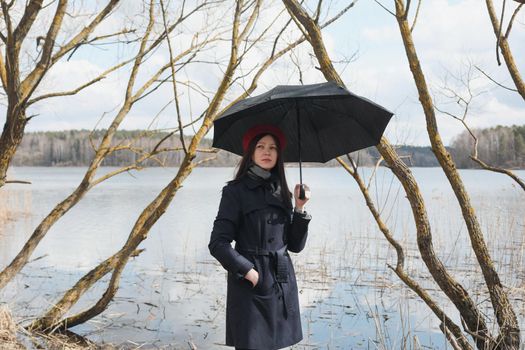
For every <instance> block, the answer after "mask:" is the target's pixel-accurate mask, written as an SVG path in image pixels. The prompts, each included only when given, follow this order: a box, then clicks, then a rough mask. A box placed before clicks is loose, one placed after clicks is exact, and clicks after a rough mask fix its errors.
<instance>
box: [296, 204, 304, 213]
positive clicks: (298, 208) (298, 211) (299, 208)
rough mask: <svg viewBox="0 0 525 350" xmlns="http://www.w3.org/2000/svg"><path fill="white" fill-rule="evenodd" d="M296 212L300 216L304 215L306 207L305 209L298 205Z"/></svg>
mask: <svg viewBox="0 0 525 350" xmlns="http://www.w3.org/2000/svg"><path fill="white" fill-rule="evenodd" d="M294 210H295V211H296V212H297V213H299V214H303V213H304V207H303V206H298V205H296V206H295V209H294Z"/></svg>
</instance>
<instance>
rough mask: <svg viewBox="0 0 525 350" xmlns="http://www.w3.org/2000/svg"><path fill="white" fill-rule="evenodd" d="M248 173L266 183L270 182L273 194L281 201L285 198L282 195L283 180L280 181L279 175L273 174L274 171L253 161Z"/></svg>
mask: <svg viewBox="0 0 525 350" xmlns="http://www.w3.org/2000/svg"><path fill="white" fill-rule="evenodd" d="M247 174H248V176H249V177H251V178H252V179H255V180H259V181H263V182H265V183H266V184H268V185H269V188H270V191H271V192H272V196H274V197H275V198H277V199H279V200H280V201H282V200H283V198H282V196H281V181H279V177H278V176H277V175H275V174H273V173H272V172H270V171H268V170H265V169H263V168H261V167H260V166H258V165H257V164H255V163H253V164H252V165H251V166H250V167H249V168H248V172H247Z"/></svg>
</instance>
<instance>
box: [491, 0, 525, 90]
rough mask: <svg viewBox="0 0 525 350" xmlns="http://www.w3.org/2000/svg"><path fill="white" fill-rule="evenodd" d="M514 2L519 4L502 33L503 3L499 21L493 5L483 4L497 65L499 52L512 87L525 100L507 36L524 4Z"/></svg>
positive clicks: (522, 82) (524, 87) (522, 86)
mask: <svg viewBox="0 0 525 350" xmlns="http://www.w3.org/2000/svg"><path fill="white" fill-rule="evenodd" d="M515 1H516V2H519V3H520V4H519V5H518V6H517V7H516V8H515V9H514V13H513V14H512V17H511V19H510V21H509V23H508V25H507V29H506V30H505V31H503V18H504V13H505V1H503V5H502V10H501V11H502V12H501V18H500V19H499V20H498V16H497V15H496V9H495V8H494V3H493V2H492V0H485V3H486V5H487V11H488V12H489V16H490V22H491V24H492V28H493V29H494V34H495V35H496V56H497V59H498V64H499V65H501V63H500V60H499V51H500V50H501V53H502V55H503V59H504V60H505V64H506V65H507V69H508V71H509V73H510V76H511V77H512V80H513V81H514V85H516V88H517V89H518V93H519V94H520V95H521V97H522V98H523V99H524V100H525V82H524V81H523V78H522V77H521V74H520V72H519V70H518V66H517V65H516V61H515V59H514V55H513V54H512V50H511V48H510V45H509V36H510V31H511V30H512V24H513V23H514V20H515V18H516V16H517V14H518V12H519V11H520V10H521V8H522V7H523V5H524V2H523V1H521V0H519V1H518V0H515Z"/></svg>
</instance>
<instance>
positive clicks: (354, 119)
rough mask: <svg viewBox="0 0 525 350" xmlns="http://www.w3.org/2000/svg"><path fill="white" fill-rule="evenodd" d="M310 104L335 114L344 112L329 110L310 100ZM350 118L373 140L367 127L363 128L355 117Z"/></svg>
mask: <svg viewBox="0 0 525 350" xmlns="http://www.w3.org/2000/svg"><path fill="white" fill-rule="evenodd" d="M312 106H316V107H318V108H319V109H321V110H325V111H329V112H332V113H335V114H337V115H340V116H343V117H345V115H344V114H342V113H340V112H338V111H334V110H331V109H328V108H325V107H323V106H322V105H318V104H316V103H315V102H312ZM352 120H353V121H355V122H356V124H359V126H360V127H361V129H362V130H364V131H365V132H366V134H367V135H368V136H369V137H370V138H371V139H372V140H374V136H373V135H371V134H370V132H369V131H368V129H367V128H365V127H364V126H363V124H361V122H360V121H359V120H358V119H357V118H352Z"/></svg>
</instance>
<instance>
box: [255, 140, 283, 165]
mask: <svg viewBox="0 0 525 350" xmlns="http://www.w3.org/2000/svg"><path fill="white" fill-rule="evenodd" d="M277 156H278V151H277V143H276V142H275V139H274V138H273V136H272V135H266V136H264V137H263V138H261V139H260V140H259V141H257V144H256V145H255V150H254V151H253V155H252V160H253V162H254V163H255V164H257V165H258V166H260V167H261V168H263V169H264V170H272V169H273V167H274V166H275V164H276V163H277Z"/></svg>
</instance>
